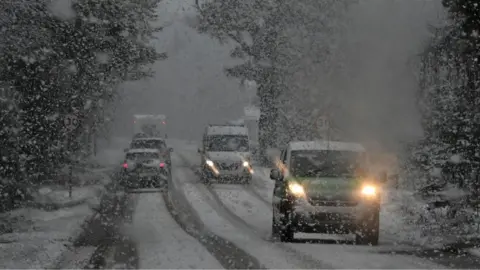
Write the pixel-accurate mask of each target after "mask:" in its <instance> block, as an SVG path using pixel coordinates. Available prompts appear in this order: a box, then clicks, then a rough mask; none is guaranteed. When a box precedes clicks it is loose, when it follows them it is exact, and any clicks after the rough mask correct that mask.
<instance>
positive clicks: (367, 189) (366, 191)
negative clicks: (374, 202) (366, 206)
mask: <svg viewBox="0 0 480 270" xmlns="http://www.w3.org/2000/svg"><path fill="white" fill-rule="evenodd" d="M377 192H378V191H377V187H375V186H373V185H365V186H363V187H362V195H364V196H366V197H372V196H375V195H377Z"/></svg>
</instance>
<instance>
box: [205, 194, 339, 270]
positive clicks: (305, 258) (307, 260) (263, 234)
mask: <svg viewBox="0 0 480 270" xmlns="http://www.w3.org/2000/svg"><path fill="white" fill-rule="evenodd" d="M206 190H208V192H209V193H210V194H211V195H212V197H213V198H214V200H215V202H216V204H217V205H218V206H219V207H220V211H221V212H224V215H226V216H228V217H229V220H234V221H236V222H238V223H239V224H242V227H243V228H244V230H246V231H248V232H249V233H250V234H254V235H255V236H257V237H258V238H260V239H262V240H263V241H267V242H271V241H272V240H271V237H269V236H268V234H269V233H270V231H265V230H262V229H260V228H258V227H256V226H255V225H252V224H250V223H248V221H247V220H244V219H243V218H242V217H240V216H238V215H237V214H236V213H234V212H233V211H232V210H230V209H229V208H228V206H226V205H225V203H224V202H223V201H222V199H221V198H220V197H219V195H218V193H217V191H216V189H215V186H212V187H210V188H208V189H206ZM240 190H241V191H243V192H245V193H250V192H248V190H247V189H246V188H245V187H243V186H241V189H240ZM217 208H218V207H217ZM267 233H268V234H267ZM274 245H275V246H276V247H279V248H281V249H283V250H284V252H286V253H288V254H289V255H290V256H293V257H294V258H295V259H297V260H298V261H300V262H301V264H302V265H301V268H306V269H319V268H322V269H325V268H329V269H332V268H334V267H333V266H331V265H329V264H326V263H324V262H322V261H320V260H318V259H315V258H314V257H313V256H311V255H309V254H305V253H303V252H300V251H298V250H296V249H294V248H291V247H289V246H287V245H285V244H283V243H280V242H278V243H275V244H274Z"/></svg>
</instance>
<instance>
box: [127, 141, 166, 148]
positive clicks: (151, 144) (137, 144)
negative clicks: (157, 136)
mask: <svg viewBox="0 0 480 270" xmlns="http://www.w3.org/2000/svg"><path fill="white" fill-rule="evenodd" d="M130 148H132V149H164V148H167V145H166V144H165V142H164V141H162V140H135V141H133V142H132V143H131V144H130Z"/></svg>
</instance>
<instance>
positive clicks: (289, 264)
mask: <svg viewBox="0 0 480 270" xmlns="http://www.w3.org/2000/svg"><path fill="white" fill-rule="evenodd" d="M170 145H171V146H173V147H174V149H175V150H174V151H175V152H174V153H173V154H172V163H173V177H172V183H171V185H170V187H169V191H168V194H167V193H166V194H162V193H159V192H157V193H133V194H131V195H130V204H131V208H132V209H133V212H132V215H131V216H132V219H131V221H130V222H129V221H126V222H125V226H124V229H123V231H122V233H123V235H122V236H123V238H122V239H127V240H121V241H120V242H121V243H120V244H118V243H117V244H116V245H114V247H113V248H112V250H110V251H109V252H108V254H109V255H108V256H107V257H109V258H106V261H108V262H107V264H106V266H107V267H109V268H114V267H119V265H120V267H127V268H144V269H145V268H183V269H185V268H202V269H219V268H227V269H234V268H249V269H253V268H267V269H272V268H274V269H299V268H303V269H314V268H316V269H319V268H323V269H325V268H330V269H339V268H340V269H345V268H369V269H379V268H383V269H398V268H409V269H418V268H422V269H434V268H436V269H439V268H446V266H450V267H453V266H452V265H449V262H450V261H452V260H451V259H449V258H448V256H443V259H439V258H440V257H442V256H439V255H435V254H430V255H432V256H431V257H433V258H432V259H431V260H429V259H426V258H425V257H428V256H426V255H425V256H423V257H422V255H419V253H418V252H416V251H415V250H414V248H413V247H410V246H397V245H394V244H392V243H390V242H388V241H387V240H383V241H382V239H381V244H380V245H379V246H376V247H369V246H356V245H352V244H351V241H349V239H348V237H335V236H328V237H327V239H326V240H325V238H326V237H325V236H323V237H322V239H321V240H318V239H317V240H311V239H308V240H305V239H301V240H298V241H295V242H294V243H280V242H272V241H271V239H270V235H271V220H272V212H271V203H270V202H271V188H272V185H271V183H272V182H271V181H270V180H268V179H266V177H267V176H268V174H267V173H265V171H266V170H265V169H263V170H262V169H261V168H257V174H256V176H255V177H254V178H255V179H254V181H253V182H252V184H251V185H249V186H242V185H228V184H213V185H211V186H205V185H204V184H202V183H200V181H199V179H198V176H197V175H196V174H195V167H196V166H197V164H198V161H199V156H198V155H197V153H196V146H195V144H194V143H193V142H188V143H187V142H183V143H182V142H181V141H173V142H172V143H171V144H170ZM173 201H175V202H173ZM178 202H183V203H180V204H181V205H180V204H179V203H178ZM297 236H299V237H301V236H302V235H297ZM316 237H318V236H316ZM332 240H333V241H332ZM339 240H340V241H339ZM456 260H457V261H458V262H460V264H456V265H455V267H462V266H461V262H462V259H461V258H460V259H458V258H457V259H456ZM129 261H130V262H132V261H134V263H129ZM122 264H123V265H122ZM468 266H469V267H472V264H470V265H468V264H467V267H468Z"/></svg>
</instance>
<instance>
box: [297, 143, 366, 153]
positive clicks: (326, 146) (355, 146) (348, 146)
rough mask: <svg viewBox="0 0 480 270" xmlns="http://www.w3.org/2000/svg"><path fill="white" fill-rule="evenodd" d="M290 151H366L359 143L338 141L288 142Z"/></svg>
mask: <svg viewBox="0 0 480 270" xmlns="http://www.w3.org/2000/svg"><path fill="white" fill-rule="evenodd" d="M289 145H290V149H291V151H299V150H332V151H352V152H365V151H366V149H365V148H364V147H363V146H362V145H361V144H359V143H354V142H339V141H295V142H290V143H289Z"/></svg>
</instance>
